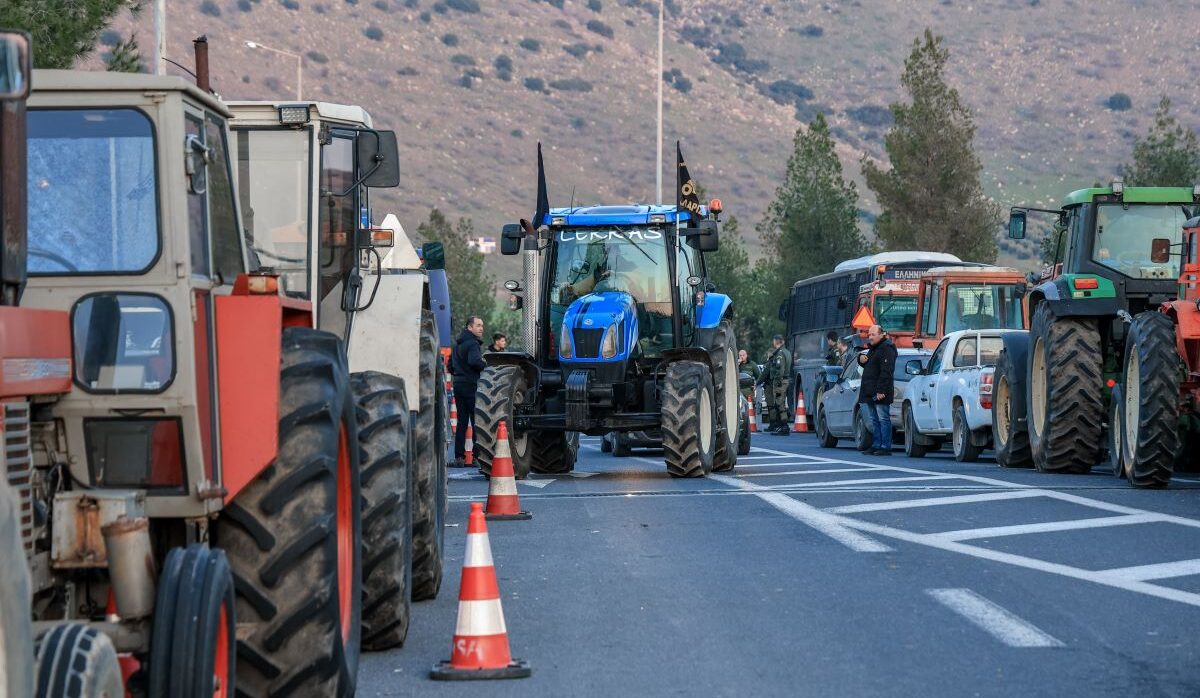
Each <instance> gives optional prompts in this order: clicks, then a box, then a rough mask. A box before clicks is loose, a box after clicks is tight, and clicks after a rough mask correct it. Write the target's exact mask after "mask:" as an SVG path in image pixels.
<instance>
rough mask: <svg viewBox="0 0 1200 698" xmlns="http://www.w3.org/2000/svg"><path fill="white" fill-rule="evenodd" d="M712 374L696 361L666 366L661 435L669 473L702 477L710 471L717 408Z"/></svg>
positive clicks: (715, 431) (714, 441)
mask: <svg viewBox="0 0 1200 698" xmlns="http://www.w3.org/2000/svg"><path fill="white" fill-rule="evenodd" d="M715 403H716V396H715V390H714V389H713V383H712V374H710V373H709V369H708V366H705V365H704V364H702V363H700V362H699V361H676V362H675V363H672V364H670V365H669V366H667V375H666V376H665V377H664V378H663V382H662V438H663V455H664V456H665V457H666V461H667V472H668V473H670V475H671V476H672V477H704V476H705V475H708V474H709V473H711V472H712V469H713V459H714V456H715V451H716V442H717V440H718V434H717V422H716V420H717V410H716V404H715Z"/></svg>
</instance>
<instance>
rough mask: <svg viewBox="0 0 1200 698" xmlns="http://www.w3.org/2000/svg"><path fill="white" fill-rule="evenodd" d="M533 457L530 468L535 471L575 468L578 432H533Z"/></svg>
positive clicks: (562, 471) (564, 470)
mask: <svg viewBox="0 0 1200 698" xmlns="http://www.w3.org/2000/svg"><path fill="white" fill-rule="evenodd" d="M530 455H531V456H532V457H533V458H532V461H531V463H530V469H531V470H533V472H535V473H549V474H554V473H569V472H571V471H572V470H574V469H575V459H576V458H577V457H578V455H579V434H578V433H576V432H571V433H567V432H565V431H542V432H534V434H533V452H532V453H531V454H530Z"/></svg>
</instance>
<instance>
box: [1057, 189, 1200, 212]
mask: <svg viewBox="0 0 1200 698" xmlns="http://www.w3.org/2000/svg"><path fill="white" fill-rule="evenodd" d="M1112 195H1113V190H1112V187H1111V186H1108V187H1089V188H1087V189H1076V190H1075V191H1073V192H1071V193H1070V194H1067V195H1066V196H1065V197H1063V201H1062V205H1063V208H1066V207H1067V206H1074V205H1076V204H1088V203H1091V202H1092V201H1094V200H1095V199H1096V197H1098V196H1112ZM1121 201H1124V202H1127V203H1131V204H1190V203H1193V202H1194V201H1195V197H1194V196H1193V191H1192V188H1191V187H1125V191H1124V192H1123V193H1122V194H1121Z"/></svg>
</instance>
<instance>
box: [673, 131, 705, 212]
mask: <svg viewBox="0 0 1200 698" xmlns="http://www.w3.org/2000/svg"><path fill="white" fill-rule="evenodd" d="M675 173H676V180H675V181H676V186H675V210H676V211H687V212H688V213H690V214H692V215H693V216H697V217H698V216H699V215H700V196H699V195H698V194H697V193H696V183H695V182H693V181H692V175H691V174H689V173H688V168H687V163H685V162H684V161H683V150H682V149H681V148H680V147H679V141H675Z"/></svg>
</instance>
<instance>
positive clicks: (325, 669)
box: [215, 327, 362, 698]
mask: <svg viewBox="0 0 1200 698" xmlns="http://www.w3.org/2000/svg"><path fill="white" fill-rule="evenodd" d="M280 364H281V373H280V379H279V446H278V452H277V454H276V457H275V461H274V462H273V463H272V464H271V465H270V467H268V468H266V469H264V470H263V471H262V472H261V473H259V475H258V476H257V477H256V478H255V479H254V480H252V481H251V482H250V483H249V484H248V485H246V487H245V489H243V490H242V491H241V492H240V493H238V495H237V496H236V497H235V498H234V500H233V502H231V503H230V504H229V505H227V506H226V507H225V509H224V510H223V511H222V513H221V515H220V516H218V517H217V521H216V530H215V540H216V542H217V543H218V544H219V545H220V547H221V548H222V549H224V550H225V551H226V553H227V555H228V557H229V564H230V566H231V567H232V569H233V578H234V586H235V588H236V589H237V618H238V620H239V621H241V622H242V623H244V624H245V627H247V628H249V629H251V631H250V632H249V633H247V634H246V635H245V636H244V637H239V639H238V643H237V645H238V652H237V683H238V694H239V695H243V696H250V697H264V698H265V697H266V696H271V697H272V698H274V697H276V696H314V695H326V696H332V695H352V694H353V693H354V686H355V683H356V679H357V675H358V657H359V644H360V631H361V626H360V617H361V611H362V609H361V602H362V576H361V575H362V566H361V557H360V554H361V553H360V551H361V546H362V537H361V533H362V531H361V528H360V527H361V523H362V522H361V518H360V504H361V499H362V496H361V492H360V490H359V465H358V451H359V449H358V448H356V447H355V446H356V444H357V443H358V422H357V419H356V418H355V412H354V398H353V396H352V394H351V392H350V381H349V376H348V375H347V374H346V352H345V348H344V345H343V344H342V342H341V340H339V339H338V338H337V337H336V336H335V335H332V334H330V333H328V332H321V331H319V330H312V329H308V328H300V327H289V328H285V329H284V330H283V350H282V352H281V355H280Z"/></svg>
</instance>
